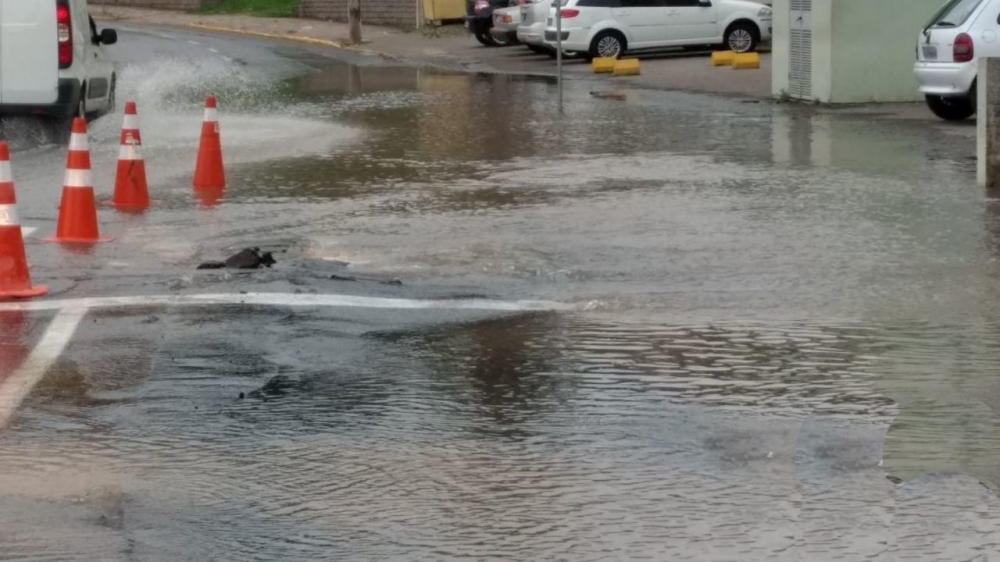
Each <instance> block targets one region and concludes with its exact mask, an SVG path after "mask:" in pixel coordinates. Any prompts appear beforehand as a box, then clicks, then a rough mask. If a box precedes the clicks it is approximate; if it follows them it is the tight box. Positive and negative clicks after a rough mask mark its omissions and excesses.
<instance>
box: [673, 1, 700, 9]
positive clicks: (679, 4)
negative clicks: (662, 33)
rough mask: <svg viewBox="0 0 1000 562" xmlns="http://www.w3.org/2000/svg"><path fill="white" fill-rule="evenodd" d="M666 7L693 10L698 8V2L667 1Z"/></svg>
mask: <svg viewBox="0 0 1000 562" xmlns="http://www.w3.org/2000/svg"><path fill="white" fill-rule="evenodd" d="M667 6H670V7H671V8H694V7H697V6H698V0H667Z"/></svg>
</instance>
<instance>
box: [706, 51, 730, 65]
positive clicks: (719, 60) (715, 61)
mask: <svg viewBox="0 0 1000 562" xmlns="http://www.w3.org/2000/svg"><path fill="white" fill-rule="evenodd" d="M734 58H736V51H716V52H714V53H712V66H731V65H732V64H733V59H734Z"/></svg>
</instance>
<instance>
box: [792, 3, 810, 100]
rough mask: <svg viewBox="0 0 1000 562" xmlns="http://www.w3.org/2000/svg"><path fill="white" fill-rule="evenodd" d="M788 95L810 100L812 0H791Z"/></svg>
mask: <svg viewBox="0 0 1000 562" xmlns="http://www.w3.org/2000/svg"><path fill="white" fill-rule="evenodd" d="M790 6H791V14H790V15H791V18H790V26H789V30H790V33H789V45H788V49H789V57H788V95H789V96H791V97H792V98H795V99H801V100H810V101H811V100H812V0H791V2H790Z"/></svg>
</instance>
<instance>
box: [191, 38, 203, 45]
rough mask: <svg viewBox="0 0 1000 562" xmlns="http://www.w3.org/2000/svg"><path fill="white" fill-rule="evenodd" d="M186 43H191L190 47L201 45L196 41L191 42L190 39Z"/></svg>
mask: <svg viewBox="0 0 1000 562" xmlns="http://www.w3.org/2000/svg"><path fill="white" fill-rule="evenodd" d="M188 43H191V44H192V45H201V43H199V42H197V41H192V40H190V39H188Z"/></svg>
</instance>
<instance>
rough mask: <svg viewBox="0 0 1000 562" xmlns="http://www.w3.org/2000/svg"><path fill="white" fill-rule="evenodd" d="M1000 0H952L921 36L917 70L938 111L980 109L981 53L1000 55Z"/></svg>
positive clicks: (955, 117) (945, 115) (966, 113)
mask: <svg viewBox="0 0 1000 562" xmlns="http://www.w3.org/2000/svg"><path fill="white" fill-rule="evenodd" d="M998 13H1000V0H949V1H948V2H947V3H946V4H945V5H944V6H943V7H942V8H941V9H940V10H938V12H937V13H936V14H934V17H932V18H931V20H930V22H928V24H927V26H926V27H925V28H924V29H923V31H922V32H921V33H920V36H919V38H918V39H917V48H916V57H917V62H916V63H915V64H914V67H913V72H914V74H915V75H916V77H917V83H918V84H919V85H920V93H922V94H924V99H926V100H927V106H928V107H929V108H930V109H931V111H933V112H934V114H935V115H937V116H938V117H940V118H942V119H947V120H949V121H960V120H962V119H965V118H967V117H971V116H972V115H974V114H975V113H976V74H977V70H976V58H977V57H984V56H986V57H996V56H1000V42H998V41H997V39H998V37H1000V19H998V16H997V14H998Z"/></svg>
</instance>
